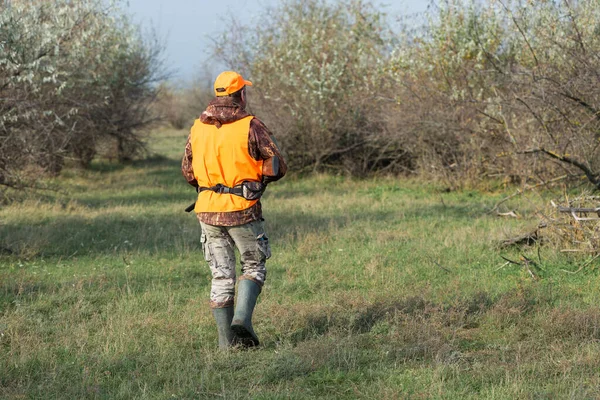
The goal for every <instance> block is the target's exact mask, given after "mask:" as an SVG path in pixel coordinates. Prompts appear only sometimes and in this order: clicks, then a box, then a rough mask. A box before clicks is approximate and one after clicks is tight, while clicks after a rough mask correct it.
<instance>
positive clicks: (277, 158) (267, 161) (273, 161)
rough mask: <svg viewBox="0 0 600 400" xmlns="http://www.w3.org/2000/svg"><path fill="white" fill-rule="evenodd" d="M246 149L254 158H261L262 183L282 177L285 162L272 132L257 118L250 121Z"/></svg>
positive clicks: (284, 172) (285, 170)
mask: <svg viewBox="0 0 600 400" xmlns="http://www.w3.org/2000/svg"><path fill="white" fill-rule="evenodd" d="M248 151H249V153H250V155H251V156H252V158H254V159H255V160H263V171H262V172H263V183H265V184H268V183H270V182H275V181H277V180H279V179H281V178H283V177H284V176H285V174H286V172H287V164H286V163H285V160H284V159H283V156H282V155H281V151H280V150H279V147H278V146H277V142H276V141H275V138H274V137H273V134H272V133H271V132H270V131H269V129H268V128H267V127H266V126H265V124H264V123H263V122H262V121H261V120H259V119H258V118H254V119H253V120H252V121H251V122H250V132H249V135H248Z"/></svg>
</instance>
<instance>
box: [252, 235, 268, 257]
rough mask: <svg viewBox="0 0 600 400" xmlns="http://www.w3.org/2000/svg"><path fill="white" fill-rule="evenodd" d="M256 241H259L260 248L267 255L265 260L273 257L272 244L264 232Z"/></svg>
mask: <svg viewBox="0 0 600 400" xmlns="http://www.w3.org/2000/svg"><path fill="white" fill-rule="evenodd" d="M256 242H257V243H258V250H259V251H260V252H261V253H262V255H263V256H264V257H265V260H268V259H269V258H271V245H270V244H269V238H268V237H267V235H265V234H264V233H261V234H260V235H258V237H257V238H256Z"/></svg>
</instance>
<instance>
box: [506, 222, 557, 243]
mask: <svg viewBox="0 0 600 400" xmlns="http://www.w3.org/2000/svg"><path fill="white" fill-rule="evenodd" d="M546 226H547V225H546V224H544V223H543V224H540V225H538V227H537V228H535V230H533V231H531V232H529V233H526V234H524V235H521V236H517V237H514V238H511V239H506V240H504V241H502V243H501V244H502V247H509V246H513V245H523V244H526V245H528V246H531V245H533V244H534V243H535V242H537V241H538V240H539V239H540V236H539V230H540V229H542V228H545V227H546Z"/></svg>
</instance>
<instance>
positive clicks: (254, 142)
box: [181, 71, 287, 348]
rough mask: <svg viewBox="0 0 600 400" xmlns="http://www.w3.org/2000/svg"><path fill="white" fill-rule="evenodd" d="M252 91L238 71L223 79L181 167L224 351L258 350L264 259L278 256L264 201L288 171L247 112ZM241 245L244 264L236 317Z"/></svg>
mask: <svg viewBox="0 0 600 400" xmlns="http://www.w3.org/2000/svg"><path fill="white" fill-rule="evenodd" d="M247 86H252V82H250V81H246V80H245V79H244V78H243V77H242V76H241V75H240V74H238V73H236V72H232V71H225V72H223V73H222V74H220V75H219V76H218V77H217V79H216V80H215V85H214V90H215V96H216V97H215V99H214V100H212V101H211V102H210V103H209V104H208V107H207V108H206V110H205V111H204V112H203V113H202V115H201V116H200V119H197V120H196V121H195V122H194V126H193V127H192V129H191V132H190V135H189V137H188V141H187V143H186V146H185V155H184V157H183V161H182V165H181V170H182V172H183V175H184V176H185V178H186V179H187V181H188V182H189V184H190V185H192V186H194V187H196V189H197V191H198V199H197V201H196V205H195V208H194V211H195V212H196V213H197V216H198V220H199V221H200V225H201V228H202V236H201V241H202V250H203V252H204V258H205V259H206V261H207V262H208V264H209V266H210V269H211V273H212V286H211V291H210V307H211V309H212V312H213V316H214V318H215V321H216V323H217V331H218V334H219V347H221V348H227V347H229V346H232V345H234V344H239V345H241V346H243V347H251V346H257V345H258V344H259V340H258V337H257V336H256V333H255V332H254V329H253V328H252V313H253V311H254V306H255V304H256V299H257V297H258V295H259V294H260V292H261V289H262V286H263V285H264V283H265V278H266V274H267V271H266V269H265V261H266V260H267V259H268V258H269V257H270V256H271V250H270V246H269V241H268V238H267V235H266V234H265V231H264V227H263V218H262V208H261V203H260V195H261V194H262V193H263V191H264V189H265V187H266V185H267V184H268V183H270V182H274V181H276V180H279V179H281V178H282V177H283V176H284V175H285V173H286V170H287V167H286V164H285V162H284V160H283V158H282V157H281V153H280V151H279V149H278V147H277V144H276V142H275V140H274V138H273V137H272V135H271V133H270V132H269V130H268V129H267V127H266V126H265V125H264V124H263V123H262V122H261V121H260V120H259V119H258V118H256V117H254V116H253V115H251V114H249V113H248V112H247V111H246V104H247V100H246V87H247ZM234 246H235V247H236V248H237V249H238V251H239V253H240V257H241V264H242V275H241V276H240V278H239V283H238V293H237V299H236V300H237V301H236V302H235V313H234V309H233V306H234V297H235V282H236V274H235V264H236V262H235V252H234Z"/></svg>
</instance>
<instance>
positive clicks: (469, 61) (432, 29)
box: [391, 0, 600, 186]
mask: <svg viewBox="0 0 600 400" xmlns="http://www.w3.org/2000/svg"><path fill="white" fill-rule="evenodd" d="M599 26H600V6H599V5H598V2H596V1H589V0H587V1H578V2H554V1H540V2H531V1H512V2H503V1H489V2H483V3H482V2H476V1H463V0H448V1H444V2H442V3H441V4H440V6H439V8H438V9H437V12H436V13H434V14H432V15H431V14H430V16H429V20H428V25H427V28H426V29H425V34H424V35H423V36H422V37H420V38H417V39H415V38H410V39H411V41H408V40H405V41H404V45H402V46H400V47H398V48H397V49H396V51H395V53H394V61H393V62H392V63H391V70H392V71H393V73H394V74H395V76H396V78H397V80H398V81H399V82H402V84H403V85H406V86H407V87H409V89H410V90H409V92H408V93H407V92H403V93H401V95H400V99H401V101H402V102H403V103H404V99H403V98H402V97H403V96H404V95H412V96H413V97H414V98H416V99H417V101H418V102H419V106H418V107H416V112H417V113H420V117H418V118H417V122H423V123H424V125H425V126H428V123H429V125H432V124H431V122H434V124H433V125H434V126H444V127H445V128H444V129H442V130H441V131H437V134H436V131H435V130H434V129H429V130H427V129H420V131H419V134H418V136H417V137H418V140H419V145H418V146H416V147H417V149H418V153H419V159H420V160H423V162H422V163H421V167H422V168H423V169H427V168H428V167H429V168H433V171H432V172H434V173H436V174H438V175H439V174H440V171H442V173H443V174H446V175H447V176H448V177H450V175H455V176H457V177H462V176H468V175H469V172H470V174H471V175H472V174H473V173H475V174H476V175H478V176H485V175H494V176H504V177H507V178H509V179H512V180H514V179H519V180H522V181H526V180H528V179H531V177H542V179H544V178H545V179H547V178H549V177H555V176H556V174H557V173H559V172H560V173H564V170H563V169H562V168H566V170H567V173H568V175H572V176H576V175H578V174H581V173H582V172H583V173H584V174H585V175H586V177H587V179H588V180H589V181H590V182H591V183H593V184H594V185H596V186H598V185H599V183H600V165H598V161H597V160H598V148H599V146H598V131H599V129H600V118H599V117H598V115H599V114H598V110H600V98H599V97H598V93H600V92H599V90H598V89H599V87H598V79H597V71H598V68H599V67H600V65H599V64H598V62H599V60H598V57H597V56H596V55H597V54H598V52H599V51H600V41H599V40H598V35H597V31H598V27H599ZM401 109H406V111H408V112H410V111H414V110H415V107H412V108H411V105H405V106H404V107H403V106H402V105H401ZM419 110H423V111H419ZM436 144H437V145H436ZM530 153H536V154H542V155H544V156H552V154H551V153H555V154H557V155H558V157H555V159H559V160H560V161H562V162H563V164H564V165H563V167H562V168H556V164H550V163H540V162H531V161H530V158H531V157H532V156H530V155H527V156H523V154H530ZM436 156H437V162H433V163H431V162H429V161H430V160H433V161H436V160H435V158H436ZM525 157H528V158H525ZM459 179H460V178H459ZM534 179H537V178H534Z"/></svg>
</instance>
